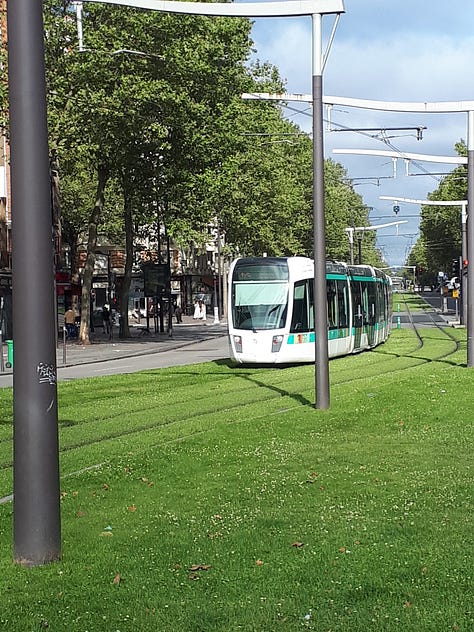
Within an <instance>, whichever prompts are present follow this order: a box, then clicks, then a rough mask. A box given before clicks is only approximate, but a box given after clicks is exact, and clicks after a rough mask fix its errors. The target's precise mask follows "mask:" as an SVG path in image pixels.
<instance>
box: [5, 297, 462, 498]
mask: <svg viewBox="0 0 474 632" xmlns="http://www.w3.org/2000/svg"><path fill="white" fill-rule="evenodd" d="M406 308H407V309H406V310H405V311H406V312H407V313H408V314H410V324H411V326H410V329H409V330H401V331H400V334H397V333H396V331H394V332H393V333H392V337H391V338H390V339H389V341H387V342H386V343H385V344H384V345H383V346H381V347H378V348H376V349H374V350H372V351H371V352H368V353H363V354H358V355H355V356H346V357H344V358H338V359H335V360H332V361H331V362H330V371H331V385H332V386H333V387H334V388H335V389H339V388H345V387H347V386H348V385H350V384H355V383H357V382H360V383H363V382H364V381H367V380H372V379H373V378H377V377H380V376H382V375H387V374H388V375H391V376H393V378H394V379H396V376H397V375H400V374H401V373H403V372H406V371H407V370H410V369H413V368H416V367H418V366H420V365H422V364H426V363H429V362H448V363H450V364H453V365H461V364H462V363H461V362H459V361H457V360H456V359H455V354H456V353H457V352H458V351H459V350H460V347H461V336H462V335H463V334H461V333H460V332H459V331H457V330H455V332H453V333H451V332H450V331H449V330H448V329H447V328H444V327H440V326H439V325H438V324H437V323H436V322H434V321H432V324H431V326H430V327H426V326H425V327H421V326H419V325H418V324H417V323H415V322H414V321H413V318H412V311H413V310H411V309H410V307H409V305H408V304H406ZM403 332H406V333H408V332H410V333H411V335H410V334H409V335H406V333H405V334H404V333H403ZM400 345H401V346H402V348H401V349H400ZM440 345H441V346H442V352H441V353H440V352H439V347H440ZM450 358H452V359H450ZM200 366H201V368H196V367H192V368H191V367H179V368H178V367H176V368H175V369H167V370H163V369H162V370H157V371H148V372H144V373H143V374H138V376H140V377H138V378H134V377H131V376H121V377H120V378H115V380H113V379H110V384H111V386H110V388H109V389H98V390H95V389H92V390H90V384H91V380H87V381H85V383H84V384H82V385H81V384H80V382H75V383H74V384H71V383H69V384H67V385H66V384H65V385H64V386H63V387H61V389H60V404H61V400H63V402H64V405H63V406H61V405H60V414H59V426H60V446H61V447H60V451H61V459H62V461H63V462H64V465H66V463H67V462H69V461H70V466H67V467H66V468H65V475H67V474H68V473H69V474H70V473H71V471H77V470H80V469H81V468H84V467H90V465H91V463H95V462H97V460H100V454H101V453H102V454H103V451H104V448H105V447H106V446H110V451H111V454H113V453H116V452H119V453H120V452H121V449H122V446H123V445H127V444H130V443H132V444H138V443H140V438H141V437H146V438H147V439H146V441H147V443H150V442H152V443H153V444H156V445H159V444H161V443H167V442H170V441H184V440H186V438H187V437H190V436H193V435H194V434H196V433H201V432H210V431H212V430H213V428H215V427H216V426H217V425H219V424H221V423H224V424H234V423H238V422H239V421H241V420H242V419H254V418H255V419H256V418H257V417H261V416H262V415H263V416H271V415H275V414H280V413H281V411H286V410H290V409H293V408H298V407H300V406H311V405H312V404H313V403H314V401H313V398H314V371H313V369H312V366H311V365H306V366H292V367H285V368H278V369H276V368H271V369H270V368H266V369H257V368H254V367H252V368H250V369H245V368H241V367H239V368H236V369H235V368H234V369H232V368H230V367H229V366H227V365H225V363H221V365H220V366H219V363H214V364H213V365H210V366H212V370H211V371H207V370H206V365H200ZM219 369H220V370H219ZM160 378H161V386H162V388H161V389H158V391H157V392H156V393H154V394H151V395H150V396H149V397H148V398H146V399H144V398H142V399H141V401H137V398H136V397H134V395H135V393H137V392H138V391H139V390H141V389H139V388H138V386H137V384H136V382H137V380H138V381H140V382H141V383H142V384H143V383H145V385H146V384H148V385H149V388H150V391H152V389H153V388H154V389H155V390H156V388H157V379H158V380H159V379H160ZM203 378H204V380H205V381H206V380H207V381H208V389H207V390H206V391H205V393H203V394H202V395H201V396H196V384H197V383H198V382H200V383H201V384H202V381H203ZM97 380H109V378H97ZM178 383H179V385H178ZM112 384H114V386H112ZM145 388H146V386H145ZM61 391H62V392H61ZM63 393H64V394H68V398H63V397H62V395H63ZM75 396H76V397H75ZM76 398H77V399H80V400H83V405H82V407H81V419H79V420H78V419H72V418H71V416H72V415H71V412H72V410H73V409H74V407H75V406H76V408H77V404H75V403H74V402H75V400H76ZM138 399H140V398H138ZM67 400H69V403H68V401H67ZM262 408H263V410H262ZM81 451H82V452H83V456H81V457H77V456H74V455H78V454H79V453H81ZM11 455H12V431H11V425H9V424H5V423H3V424H2V426H0V471H1V472H3V474H2V477H1V478H3V479H4V483H6V484H7V485H8V481H10V480H11V469H12V456H11ZM63 469H64V468H63ZM0 483H1V481H0ZM1 487H2V488H4V485H3V484H2V485H1Z"/></svg>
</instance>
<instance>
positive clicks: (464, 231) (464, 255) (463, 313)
mask: <svg viewBox="0 0 474 632" xmlns="http://www.w3.org/2000/svg"><path fill="white" fill-rule="evenodd" d="M466 259H467V227H466V205H465V204H463V205H462V207H461V262H460V264H459V275H460V280H461V323H462V324H463V325H466V323H467V296H466V295H467V278H466V276H465V275H464V261H465V260H466Z"/></svg>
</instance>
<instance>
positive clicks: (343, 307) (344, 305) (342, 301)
mask: <svg viewBox="0 0 474 632" xmlns="http://www.w3.org/2000/svg"><path fill="white" fill-rule="evenodd" d="M336 284H337V306H338V312H339V321H338V325H339V328H340V329H343V328H345V327H348V326H349V305H348V301H347V284H346V283H345V281H336Z"/></svg>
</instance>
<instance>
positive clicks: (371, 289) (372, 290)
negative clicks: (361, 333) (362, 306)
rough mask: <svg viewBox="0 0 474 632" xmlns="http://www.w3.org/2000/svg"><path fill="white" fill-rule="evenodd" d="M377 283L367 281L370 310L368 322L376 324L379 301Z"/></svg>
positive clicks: (368, 311)
mask: <svg viewBox="0 0 474 632" xmlns="http://www.w3.org/2000/svg"><path fill="white" fill-rule="evenodd" d="M376 291H377V289H376V284H375V283H367V300H368V306H367V307H368V310H367V316H368V322H369V325H375V319H376V316H375V314H376V309H375V306H376V303H377V294H376Z"/></svg>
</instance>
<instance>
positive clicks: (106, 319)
mask: <svg viewBox="0 0 474 632" xmlns="http://www.w3.org/2000/svg"><path fill="white" fill-rule="evenodd" d="M102 326H103V329H104V334H105V333H107V334H109V336H110V311H109V307H108V305H104V307H103V308H102Z"/></svg>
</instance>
